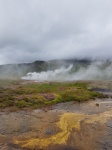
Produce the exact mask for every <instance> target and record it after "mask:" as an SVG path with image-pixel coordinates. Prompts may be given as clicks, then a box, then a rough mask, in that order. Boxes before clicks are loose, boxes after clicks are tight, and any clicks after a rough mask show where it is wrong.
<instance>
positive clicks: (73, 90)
mask: <svg viewBox="0 0 112 150" xmlns="http://www.w3.org/2000/svg"><path fill="white" fill-rule="evenodd" d="M36 65H37V66H36ZM111 65H112V63H111V61H106V62H103V61H100V62H98V61H96V62H95V61H94V62H92V61H88V60H74V61H73V60H71V61H70V60H69V61H58V60H55V61H50V62H41V64H40V62H38V61H36V62H34V63H32V64H30V65H29V66H28V64H20V65H2V66H1V68H0V69H2V73H1V79H0V149H1V150H9V149H10V150H23V149H25V150H40V149H41V150H95V149H96V150H103V149H104V150H105V149H107V150H111V149H112V81H111ZM30 66H31V67H32V68H33V70H32V72H31V71H30V69H32V68H31V67H30ZM43 66H44V67H43ZM6 67H9V70H7V71H5V69H4V68H6ZM15 67H16V69H15ZM23 67H24V70H25V68H27V70H28V72H27V70H26V72H22V69H23ZM39 67H40V69H41V70H39V71H38V70H37V69H38V68H39ZM11 69H12V71H13V72H12V71H10V70H11ZM3 70H4V71H3ZM14 71H15V72H14ZM29 71H30V72H29ZM18 74H19V75H21V76H18ZM3 75H4V76H3Z"/></svg>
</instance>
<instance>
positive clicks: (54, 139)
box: [15, 110, 112, 149]
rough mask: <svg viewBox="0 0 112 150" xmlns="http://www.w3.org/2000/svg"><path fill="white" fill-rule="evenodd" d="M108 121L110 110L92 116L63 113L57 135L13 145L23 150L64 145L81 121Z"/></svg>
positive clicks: (21, 141) (17, 141)
mask: <svg viewBox="0 0 112 150" xmlns="http://www.w3.org/2000/svg"><path fill="white" fill-rule="evenodd" d="M108 119H112V110H110V111H106V112H104V113H100V114H94V115H86V114H80V113H64V114H63V115H62V116H61V117H60V121H59V122H58V123H57V127H59V128H60V129H61V131H60V132H59V133H57V134H55V135H52V136H51V137H49V138H41V139H39V138H33V139H29V140H25V141H23V140H15V144H18V145H19V146H21V147H23V148H30V149H34V148H36V147H37V146H38V147H39V148H44V147H47V146H48V145H50V144H53V145H55V144H66V142H67V140H68V137H69V136H70V134H71V131H72V129H76V130H80V122H81V120H83V121H84V123H85V124H89V123H96V122H98V123H101V124H104V123H106V122H107V120H108ZM74 140H75V139H74Z"/></svg>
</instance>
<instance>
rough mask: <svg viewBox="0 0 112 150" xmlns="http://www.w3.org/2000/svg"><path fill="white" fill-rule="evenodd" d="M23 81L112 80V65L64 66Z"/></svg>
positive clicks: (96, 63)
mask: <svg viewBox="0 0 112 150" xmlns="http://www.w3.org/2000/svg"><path fill="white" fill-rule="evenodd" d="M22 79H26V80H37V81H72V80H100V79H101V80H102V79H103V80H112V63H102V62H93V63H91V64H90V65H86V66H82V65H78V66H77V64H76V65H75V64H74V65H73V64H71V65H69V66H68V67H65V66H62V67H60V68H58V69H56V70H48V71H42V72H40V73H37V72H30V73H28V74H27V75H26V76H25V77H22Z"/></svg>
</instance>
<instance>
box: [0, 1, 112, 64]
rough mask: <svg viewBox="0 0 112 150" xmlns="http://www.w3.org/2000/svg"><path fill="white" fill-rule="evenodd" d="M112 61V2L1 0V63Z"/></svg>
mask: <svg viewBox="0 0 112 150" xmlns="http://www.w3.org/2000/svg"><path fill="white" fill-rule="evenodd" d="M89 57H90V58H92V59H111V58H112V0H0V64H9V63H23V62H26V63H27V62H33V61H36V60H52V59H67V58H89Z"/></svg>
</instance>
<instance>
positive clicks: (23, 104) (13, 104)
mask: <svg viewBox="0 0 112 150" xmlns="http://www.w3.org/2000/svg"><path fill="white" fill-rule="evenodd" d="M105 97H107V95H104V94H102V93H98V92H95V91H92V89H91V88H89V85H88V84H87V83H85V82H48V83H45V82H44V83H36V82H26V81H5V80H4V81H0V108H1V109H3V108H9V107H10V108H14V110H16V109H15V108H19V109H21V108H32V109H34V108H40V107H44V106H49V105H53V104H57V103H61V102H69V101H78V102H83V101H87V100H90V99H95V98H105Z"/></svg>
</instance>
